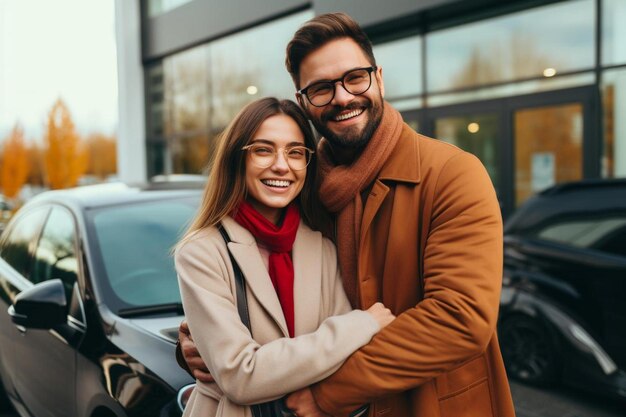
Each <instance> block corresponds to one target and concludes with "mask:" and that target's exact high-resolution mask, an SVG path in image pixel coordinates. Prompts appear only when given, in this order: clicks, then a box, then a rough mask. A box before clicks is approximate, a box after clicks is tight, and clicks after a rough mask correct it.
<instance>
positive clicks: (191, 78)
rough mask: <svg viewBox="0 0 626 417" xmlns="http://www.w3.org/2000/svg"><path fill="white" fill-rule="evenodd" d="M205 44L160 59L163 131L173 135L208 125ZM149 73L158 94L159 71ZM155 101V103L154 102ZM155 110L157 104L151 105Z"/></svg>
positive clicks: (203, 128) (207, 78)
mask: <svg viewBox="0 0 626 417" xmlns="http://www.w3.org/2000/svg"><path fill="white" fill-rule="evenodd" d="M207 60H208V46H207V45H203V46H199V47H196V48H193V49H190V50H188V51H185V52H181V53H179V54H176V55H173V56H171V57H169V58H167V59H165V60H164V61H163V66H164V68H163V72H164V74H163V87H162V88H163V90H164V91H163V96H164V103H163V115H164V118H165V123H164V132H165V134H166V135H174V134H180V133H188V132H198V131H203V132H204V131H206V130H207V129H208V127H209V75H208V70H209V68H208V63H207ZM150 75H151V76H152V77H151V80H152V81H153V82H154V84H155V86H154V87H155V88H154V89H152V90H151V91H150V94H151V96H152V95H154V96H155V97H154V98H155V99H157V98H158V97H157V96H156V95H157V94H158V80H159V77H158V70H157V69H154V70H153V71H152V72H151V73H150ZM155 104H156V103H155ZM151 107H152V110H153V111H158V106H154V104H153V105H152V106H151Z"/></svg>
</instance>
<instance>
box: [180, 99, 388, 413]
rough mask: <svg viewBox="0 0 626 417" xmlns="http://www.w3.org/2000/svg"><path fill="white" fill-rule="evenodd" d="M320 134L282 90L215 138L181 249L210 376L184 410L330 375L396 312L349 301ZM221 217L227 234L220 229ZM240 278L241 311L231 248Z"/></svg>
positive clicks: (282, 390) (231, 406)
mask: <svg viewBox="0 0 626 417" xmlns="http://www.w3.org/2000/svg"><path fill="white" fill-rule="evenodd" d="M314 149H315V141H314V137H313V134H312V132H311V130H310V127H309V124H308V121H307V119H306V116H305V115H304V114H303V113H302V111H301V110H300V108H299V107H298V106H297V105H296V104H295V103H293V102H291V101H288V100H281V101H279V100H277V99H274V98H265V99H261V100H258V101H256V102H254V103H251V104H249V105H248V106H246V107H245V108H244V109H243V110H242V111H241V112H240V113H239V114H238V115H237V116H236V117H235V119H234V120H233V122H232V123H231V124H230V126H229V127H228V128H227V129H226V131H225V132H224V134H223V135H222V136H221V138H220V142H219V145H218V148H217V152H216V155H215V160H214V163H213V165H212V169H211V173H210V175H209V182H208V183H207V187H206V189H205V192H204V197H203V201H202V204H201V208H200V210H199V213H198V215H197V217H196V219H195V220H194V221H193V223H192V225H191V227H190V228H189V230H188V232H187V234H186V235H185V236H184V237H183V239H182V241H181V242H180V243H179V245H178V247H177V249H176V269H177V272H178V275H179V282H180V289H181V293H182V299H183V304H184V307H185V312H186V317H187V321H188V323H189V328H190V330H191V333H192V334H193V336H194V341H195V342H196V345H197V347H198V350H199V352H200V355H201V356H202V358H203V360H204V361H205V362H206V364H207V366H208V369H209V370H210V371H211V374H212V375H213V377H214V378H215V381H216V383H210V384H207V383H201V382H198V385H197V386H196V389H195V390H194V393H193V394H192V396H191V398H190V399H189V402H188V403H187V406H186V409H185V414H184V415H185V416H202V417H212V416H228V417H237V416H241V417H243V416H245V415H249V414H246V405H249V404H256V403H263V402H266V401H270V400H274V399H277V398H280V397H282V396H283V395H285V394H287V393H290V392H292V391H295V390H298V389H301V388H303V387H306V386H308V385H310V384H312V383H315V382H317V381H319V380H321V379H323V378H325V377H326V376H328V375H330V374H331V373H333V372H334V371H335V370H336V369H337V368H338V367H339V366H340V365H341V363H342V362H343V361H344V360H345V359H346V358H347V357H348V356H349V355H350V354H351V353H352V352H353V351H355V350H356V349H358V348H359V347H361V346H363V345H364V344H366V343H367V342H368V341H369V340H370V339H371V337H372V336H373V335H374V334H375V333H376V332H378V331H379V330H380V329H381V328H382V327H384V326H386V325H387V324H388V323H389V322H391V320H392V319H393V315H392V314H391V313H390V312H389V310H387V309H385V308H384V307H383V306H382V305H381V304H377V305H375V306H373V307H372V308H370V310H368V311H367V312H365V311H361V310H355V311H350V305H349V303H348V301H347V298H346V295H345V293H344V292H343V287H342V284H341V280H340V277H339V273H338V270H337V259H336V253H335V248H334V246H333V245H332V243H331V242H330V241H329V240H327V239H325V238H323V237H322V235H321V233H320V232H317V231H314V230H313V229H319V226H320V224H319V223H320V213H322V209H321V208H320V206H319V205H318V204H317V196H316V188H315V179H316V178H315V173H316V172H315V171H316V161H315V153H314ZM220 225H221V226H223V228H224V230H225V231H226V232H227V234H228V237H229V238H230V240H231V243H229V244H228V245H227V244H226V242H225V238H224V237H223V236H222V234H221V233H220V231H219V230H218V227H219V226H220ZM231 255H232V257H233V258H234V260H235V261H236V263H237V264H238V265H239V267H240V269H241V271H242V273H243V275H244V278H245V284H246V286H247V294H246V295H247V296H246V299H247V303H248V309H249V316H250V322H251V328H252V329H251V330H252V335H251V333H250V331H249V330H248V329H247V328H246V326H245V325H244V324H243V323H242V321H241V319H240V316H239V313H238V311H237V303H236V287H235V277H234V270H233V265H232V263H231V260H230V259H231V258H230V256H231Z"/></svg>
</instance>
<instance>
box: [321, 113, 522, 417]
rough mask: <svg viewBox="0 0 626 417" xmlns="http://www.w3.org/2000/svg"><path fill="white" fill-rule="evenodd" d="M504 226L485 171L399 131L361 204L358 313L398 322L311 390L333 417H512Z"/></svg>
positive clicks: (456, 152) (446, 148)
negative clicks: (505, 345)
mask: <svg viewBox="0 0 626 417" xmlns="http://www.w3.org/2000/svg"><path fill="white" fill-rule="evenodd" d="M501 282H502V219H501V214H500V208H499V205H498V201H497V199H496V195H495V192H494V189H493V186H492V184H491V181H490V179H489V176H488V175H487V172H486V171H485V169H484V167H483V166H482V164H481V163H480V162H479V160H478V159H477V158H476V157H474V156H473V155H471V154H469V153H467V152H464V151H462V150H460V149H458V148H456V147H454V146H452V145H449V144H446V143H444V142H440V141H437V140H434V139H430V138H426V137H424V136H421V135H418V134H417V133H415V132H414V131H413V130H411V129H410V128H409V127H408V126H407V125H404V127H403V131H402V136H401V138H400V140H399V143H398V145H397V146H396V149H395V150H394V151H393V154H392V155H391V157H390V158H389V160H388V161H387V162H386V163H385V165H384V167H383V168H382V170H381V172H380V174H379V175H378V177H377V179H376V181H375V183H374V185H373V187H372V189H371V191H370V193H369V195H368V197H367V202H366V204H365V208H364V211H363V220H362V225H361V234H360V241H359V243H358V285H359V286H358V294H359V300H360V307H364V308H365V307H369V306H370V305H371V304H373V303H374V302H376V301H382V302H383V303H384V304H385V306H387V307H389V308H390V309H391V310H392V312H394V313H395V314H396V315H398V318H397V319H396V320H395V321H394V322H393V323H392V324H390V325H389V326H387V327H386V328H385V329H383V330H382V331H381V332H380V333H378V335H376V336H375V337H374V338H373V339H372V341H371V342H370V343H369V344H368V345H367V346H365V347H363V348H361V349H360V350H359V351H357V352H356V353H355V354H354V355H352V356H351V357H350V358H349V359H348V360H347V361H346V362H345V363H344V365H343V366H342V367H341V368H340V369H339V371H338V372H336V373H335V374H334V375H332V376H331V377H329V378H327V379H326V380H324V381H322V382H320V383H319V384H317V385H315V386H314V387H313V392H314V395H315V398H316V400H317V401H318V404H319V405H320V406H321V407H322V408H323V409H324V410H325V411H327V412H329V413H330V414H332V415H333V416H336V417H344V416H348V415H349V414H350V412H352V411H353V410H354V409H356V408H358V407H359V406H360V405H362V404H364V403H370V402H371V403H372V407H371V409H370V413H369V415H370V416H376V417H379V416H380V417H410V416H415V417H470V416H471V417H490V416H494V417H495V416H497V417H509V416H514V414H515V413H514V409H513V404H512V400H511V394H510V390H509V385H508V381H507V378H506V374H505V371H504V366H503V362H502V358H501V355H500V350H499V347H498V341H497V338H496V321H497V315H498V305H499V297H500V289H501Z"/></svg>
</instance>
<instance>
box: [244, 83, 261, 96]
mask: <svg viewBox="0 0 626 417" xmlns="http://www.w3.org/2000/svg"><path fill="white" fill-rule="evenodd" d="M246 92H247V93H248V94H250V95H251V96H253V95H255V94H256V93H258V92H259V89H258V88H256V85H249V86H248V88H246Z"/></svg>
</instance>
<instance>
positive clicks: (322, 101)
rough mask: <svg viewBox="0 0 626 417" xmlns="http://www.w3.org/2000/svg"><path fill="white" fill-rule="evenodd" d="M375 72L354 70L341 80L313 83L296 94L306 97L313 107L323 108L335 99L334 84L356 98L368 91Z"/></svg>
mask: <svg viewBox="0 0 626 417" xmlns="http://www.w3.org/2000/svg"><path fill="white" fill-rule="evenodd" d="M374 71H376V67H365V68H356V69H353V70H350V71H348V72H346V73H345V74H343V75H342V76H341V78H337V79H334V80H329V81H319V82H316V83H313V84H311V85H309V86H307V87H304V88H303V89H301V90H298V94H301V95H304V96H306V98H307V99H308V100H309V103H311V104H312V105H314V106H315V107H324V106H325V105H327V104H328V103H330V102H331V101H333V98H334V97H335V84H337V83H338V82H340V83H341V86H342V87H343V88H344V90H346V91H347V92H348V93H350V94H352V95H355V96H358V95H359V94H363V93H365V92H366V91H367V90H369V88H370V86H371V85H372V72H374Z"/></svg>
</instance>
